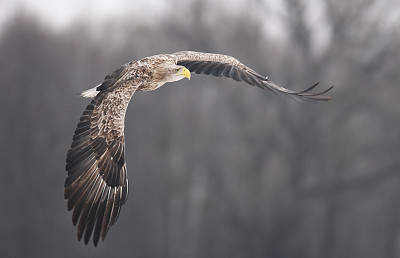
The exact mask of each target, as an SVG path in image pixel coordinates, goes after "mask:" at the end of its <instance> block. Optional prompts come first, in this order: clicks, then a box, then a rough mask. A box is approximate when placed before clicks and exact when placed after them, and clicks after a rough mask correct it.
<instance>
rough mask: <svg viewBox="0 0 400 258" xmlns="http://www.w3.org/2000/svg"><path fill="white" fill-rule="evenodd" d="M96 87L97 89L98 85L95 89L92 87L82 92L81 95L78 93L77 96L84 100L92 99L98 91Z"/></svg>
mask: <svg viewBox="0 0 400 258" xmlns="http://www.w3.org/2000/svg"><path fill="white" fill-rule="evenodd" d="M97 87H99V85H97V86H96V87H93V88H91V89H88V90H85V91H82V92H81V93H79V95H80V96H82V97H84V98H94V97H96V95H97V94H98V93H99V91H98V90H97Z"/></svg>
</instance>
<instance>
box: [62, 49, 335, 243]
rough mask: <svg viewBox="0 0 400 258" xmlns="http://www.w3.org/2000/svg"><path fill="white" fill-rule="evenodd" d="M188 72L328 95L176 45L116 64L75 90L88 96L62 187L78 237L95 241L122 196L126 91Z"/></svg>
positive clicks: (301, 94)
mask: <svg viewBox="0 0 400 258" xmlns="http://www.w3.org/2000/svg"><path fill="white" fill-rule="evenodd" d="M191 72H194V73H196V74H206V75H214V76H217V77H222V76H225V77H228V78H231V79H233V80H235V81H244V82H245V83H247V84H250V85H252V86H258V87H260V88H261V89H263V90H266V89H268V90H271V91H273V92H277V93H283V94H286V95H292V96H295V97H298V98H301V99H306V100H317V101H319V100H329V99H330V98H329V97H327V96H322V95H323V94H324V93H326V92H327V91H329V90H331V89H332V88H333V86H331V87H329V88H328V89H326V90H324V91H320V92H310V91H311V90H312V89H314V88H315V87H316V86H317V84H318V83H316V84H314V85H312V86H311V87H309V88H307V89H305V90H302V91H298V92H295V91H292V90H289V89H286V88H283V87H281V86H278V85H276V84H275V83H273V82H272V81H270V80H269V79H268V78H267V77H264V76H262V75H260V74H258V73H257V72H255V71H254V70H252V69H251V68H249V67H247V66H246V65H244V64H242V63H241V62H239V61H238V60H237V59H236V58H234V57H231V56H227V55H220V54H211V53H200V52H192V51H182V52H177V53H173V54H161V55H155V56H150V57H146V58H143V59H140V60H136V61H132V62H130V63H127V64H124V65H122V66H121V67H119V68H118V69H117V70H115V71H114V72H113V73H111V74H110V75H107V76H106V77H105V79H104V81H103V82H102V83H101V84H100V85H98V86H96V87H94V88H92V89H89V90H87V91H84V92H82V93H81V94H80V95H81V96H83V97H86V98H93V100H92V101H91V103H90V104H89V105H88V106H87V107H86V110H85V111H84V112H83V114H82V116H81V118H80V120H79V123H78V125H77V127H76V130H75V134H74V137H73V141H72V144H71V148H70V149H69V150H68V154H67V165H66V170H67V171H68V177H67V179H66V180H65V191H64V198H65V199H67V200H68V205H67V206H68V210H69V211H70V210H73V214H72V221H73V224H74V225H78V234H77V235H78V240H79V241H80V240H81V238H82V236H84V241H85V244H87V243H88V242H89V240H90V237H91V236H92V235H93V243H94V245H95V246H97V244H98V241H99V239H100V238H101V239H102V240H104V238H105V237H106V235H107V232H108V229H109V228H110V226H111V225H112V224H114V223H115V221H116V220H117V218H118V215H119V212H120V210H121V207H122V205H123V204H124V203H125V201H126V200H127V198H128V176H127V170H126V163H125V141H124V120H125V112H126V109H127V107H128V104H129V102H130V99H131V97H132V95H133V94H134V93H135V92H136V91H150V90H155V89H157V88H159V87H161V86H162V85H164V84H165V83H167V82H174V81H179V80H181V79H183V78H184V77H186V78H188V79H190V73H191Z"/></svg>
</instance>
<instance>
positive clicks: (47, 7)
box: [0, 0, 168, 28]
mask: <svg viewBox="0 0 400 258" xmlns="http://www.w3.org/2000/svg"><path fill="white" fill-rule="evenodd" d="M167 2H168V1H164V0H146V1H131V0H111V1H106V0H100V1H96V0H56V1H54V0H0V23H3V22H4V21H5V20H7V19H8V18H9V17H10V16H11V15H12V14H13V13H14V12H15V11H16V10H18V9H19V8H21V7H22V8H24V9H27V10H30V11H33V12H35V13H37V14H38V15H39V16H40V18H41V19H42V20H43V21H50V22H51V24H53V26H54V27H56V28H62V27H65V26H67V25H69V24H70V23H71V22H73V21H74V20H76V19H79V18H82V17H85V18H86V19H88V20H89V21H91V20H92V21H96V20H103V19H107V18H111V17H113V16H126V15H128V14H132V15H140V13H151V14H152V17H153V18H154V17H157V16H159V15H161V14H162V11H163V10H164V9H165V7H166V3H167ZM99 17H101V18H100V19H99Z"/></svg>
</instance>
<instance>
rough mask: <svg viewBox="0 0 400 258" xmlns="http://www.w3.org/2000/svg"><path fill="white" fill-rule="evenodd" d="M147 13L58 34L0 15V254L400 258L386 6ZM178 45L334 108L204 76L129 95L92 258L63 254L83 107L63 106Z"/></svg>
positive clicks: (393, 33) (206, 6)
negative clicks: (122, 143)
mask: <svg viewBox="0 0 400 258" xmlns="http://www.w3.org/2000/svg"><path fill="white" fill-rule="evenodd" d="M153 2H154V1H153ZM159 2H160V6H159V7H157V5H155V7H156V8H155V10H154V12H155V13H152V12H151V11H149V10H148V9H146V12H141V11H140V10H134V5H130V6H129V8H132V13H134V15H129V13H130V12H131V10H125V12H124V15H112V16H108V17H107V18H104V19H103V17H101V15H99V16H95V15H92V16H90V17H91V18H90V19H86V18H85V10H80V12H79V13H80V15H79V18H78V19H75V20H74V21H72V22H70V23H69V24H68V25H66V26H63V27H55V26H53V25H52V22H51V21H50V20H47V18H45V17H42V16H41V15H40V14H39V13H37V12H36V11H34V10H30V9H29V8H27V7H24V6H23V5H20V6H19V7H18V8H16V9H15V10H14V11H13V13H12V14H8V15H7V18H4V17H3V19H2V25H1V30H0V78H1V82H0V88H1V94H0V103H1V108H0V116H1V126H0V131H1V135H0V137H1V143H2V144H1V147H0V162H1V166H2V180H1V181H0V196H1V197H0V201H1V203H2V208H1V213H0V221H1V222H0V227H1V232H0V243H1V244H0V253H1V256H2V257H274V258H279V257H299V258H300V257H315V258H318V257H326V258H329V257H363V258H367V257H388V258H390V257H400V158H399V157H400V129H399V128H400V115H399V113H400V101H399V97H400V89H399V81H400V69H399V67H400V19H399V18H400V3H399V2H398V1H396V0H385V1H372V0H347V1H336V0H313V1H305V0H304V1H303V0H281V1H260V0H258V1H257V0H247V1H243V3H241V2H239V1H233V2H234V3H235V5H233V4H232V6H231V5H230V4H228V3H227V2H217V1H212V0H199V1H168V2H166V1H159ZM272 2H274V4H272ZM96 3H97V2H96ZM100 3H101V2H99V4H100ZM93 4H94V3H93ZM116 4H118V3H116ZM87 8H91V6H90V5H88V6H87ZM122 8H124V7H123V6H122ZM139 14H140V15H139ZM153 16H154V21H152V19H153ZM146 17H147V18H146ZM179 50H196V51H208V52H216V53H223V54H228V55H233V56H235V57H237V58H238V59H239V60H241V61H242V62H244V63H245V64H247V65H249V66H250V67H252V68H254V70H256V71H258V72H260V73H261V74H264V75H267V76H269V77H270V78H271V79H272V80H273V81H275V82H276V83H278V84H281V85H285V86H287V87H288V88H291V89H294V90H299V89H302V88H304V87H306V86H308V85H311V84H313V83H314V82H316V81H320V82H321V86H322V87H328V86H330V85H335V88H334V90H333V91H332V92H331V93H330V95H331V96H332V97H333V100H332V101H330V102H327V103H318V104H314V103H307V102H306V103H302V102H296V101H293V100H291V99H290V98H285V97H281V96H277V95H275V94H271V92H264V91H261V90H259V89H257V88H252V87H250V86H247V85H242V84H239V83H237V82H235V81H233V80H228V79H220V78H215V77H208V76H204V75H203V76H202V75H198V76H193V77H192V80H190V82H189V81H187V80H182V81H180V82H178V83H175V84H167V85H165V86H164V87H162V88H160V89H158V90H156V91H153V92H148V93H137V94H135V95H134V96H133V99H132V102H131V104H130V106H129V108H128V113H127V117H126V129H125V134H126V150H127V152H126V160H127V167H128V172H129V178H130V196H129V199H128V201H127V203H126V204H125V205H124V206H123V208H122V211H121V214H120V217H119V220H118V221H117V223H116V224H115V225H114V226H112V227H111V229H110V231H109V233H108V236H107V239H106V241H105V242H101V243H100V244H99V247H97V248H94V247H93V244H92V243H90V245H88V246H85V245H84V244H83V243H82V242H77V240H76V228H75V227H73V226H72V222H71V216H72V214H71V213H70V212H67V209H66V202H65V201H64V199H63V186H64V180H65V177H66V172H65V157H66V152H67V150H68V148H69V146H70V144H71V140H72V135H73V132H74V130H75V126H76V124H77V122H78V119H79V117H80V115H81V112H82V111H83V109H84V108H85V106H86V105H87V104H88V103H89V101H88V100H87V99H83V98H80V97H78V96H77V95H76V93H78V92H81V91H83V90H85V89H88V88H91V87H93V86H94V85H97V84H98V83H100V82H101V81H102V79H103V78H104V76H105V75H107V74H108V73H110V72H112V71H113V70H114V69H115V68H117V67H118V66H119V65H121V64H123V63H126V62H128V61H131V60H134V59H138V58H142V57H145V56H148V55H154V54H158V53H172V52H175V51H179Z"/></svg>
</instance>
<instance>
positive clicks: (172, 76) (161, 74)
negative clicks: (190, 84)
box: [153, 65, 190, 83]
mask: <svg viewBox="0 0 400 258" xmlns="http://www.w3.org/2000/svg"><path fill="white" fill-rule="evenodd" d="M185 77H186V78H188V79H189V80H190V71H189V70H188V69H187V68H186V67H184V66H181V65H168V66H162V67H157V69H155V71H154V73H153V79H155V80H159V81H162V82H164V83H165V82H175V81H179V80H181V79H183V78H185Z"/></svg>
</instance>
